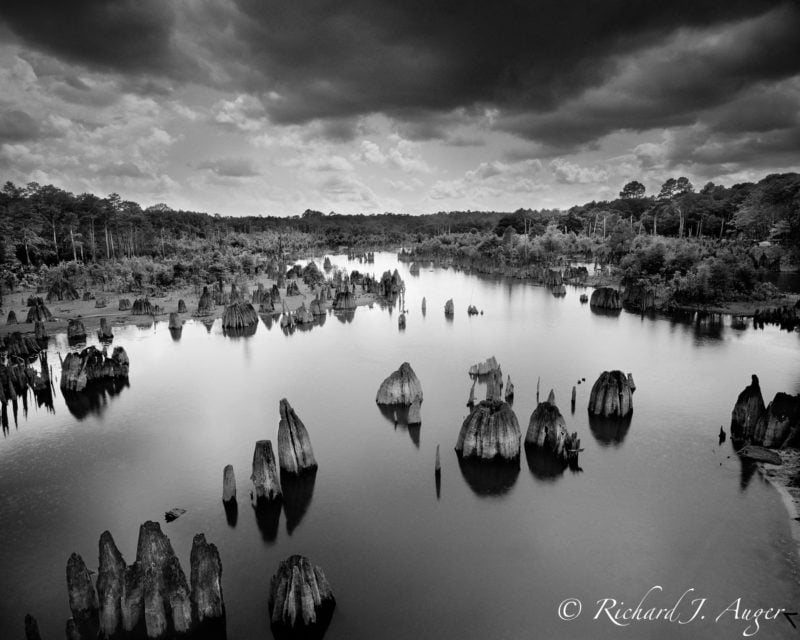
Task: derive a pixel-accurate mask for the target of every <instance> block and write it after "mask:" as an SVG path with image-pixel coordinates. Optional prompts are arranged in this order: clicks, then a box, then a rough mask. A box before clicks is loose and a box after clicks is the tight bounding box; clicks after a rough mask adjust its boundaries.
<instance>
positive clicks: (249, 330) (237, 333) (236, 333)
mask: <svg viewBox="0 0 800 640" xmlns="http://www.w3.org/2000/svg"><path fill="white" fill-rule="evenodd" d="M257 329H258V323H257V322H256V323H255V324H253V325H250V326H249V327H242V328H240V329H226V328H225V327H223V328H222V334H223V335H224V336H225V337H226V338H249V337H251V336H254V335H255V334H256V330H257Z"/></svg>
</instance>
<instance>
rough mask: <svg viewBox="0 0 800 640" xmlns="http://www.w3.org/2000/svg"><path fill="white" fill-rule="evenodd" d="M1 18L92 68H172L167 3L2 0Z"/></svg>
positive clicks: (52, 50)
mask: <svg viewBox="0 0 800 640" xmlns="http://www.w3.org/2000/svg"><path fill="white" fill-rule="evenodd" d="M0 21H2V22H3V23H5V25H6V26H7V27H8V28H9V29H10V30H11V31H12V32H13V33H14V34H16V35H17V36H18V37H19V38H21V39H23V40H24V41H25V42H27V43H28V44H30V45H32V46H34V47H38V48H40V49H42V50H44V51H46V52H48V53H52V54H54V55H56V56H59V57H63V58H65V59H67V60H70V61H73V62H79V63H82V64H87V65H89V66H92V67H94V68H100V69H115V70H120V71H125V72H143V71H144V72H156V73H168V74H169V73H172V72H174V71H175V69H174V68H173V65H176V63H177V62H176V58H175V56H174V51H173V49H172V45H171V33H172V28H173V25H174V22H175V19H174V13H173V9H172V3H171V2H163V1H162V0H113V1H110V0H39V1H37V2H31V1H30V0H3V2H1V3H0Z"/></svg>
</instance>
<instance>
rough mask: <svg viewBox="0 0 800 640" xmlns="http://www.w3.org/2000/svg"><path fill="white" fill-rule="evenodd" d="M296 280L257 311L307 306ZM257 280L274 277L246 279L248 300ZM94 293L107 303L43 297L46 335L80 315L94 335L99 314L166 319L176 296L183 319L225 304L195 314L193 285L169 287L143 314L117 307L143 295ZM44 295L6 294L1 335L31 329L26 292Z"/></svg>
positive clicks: (366, 297) (365, 299)
mask: <svg viewBox="0 0 800 640" xmlns="http://www.w3.org/2000/svg"><path fill="white" fill-rule="evenodd" d="M296 282H297V285H298V288H299V290H300V295H297V296H287V295H285V290H284V292H283V294H282V296H281V302H279V303H277V304H276V305H275V311H274V312H273V313H271V314H268V313H264V314H259V315H275V316H277V315H280V314H281V312H282V310H283V306H282V305H283V303H285V304H286V309H287V310H288V311H296V310H297V309H298V308H299V307H300V306H301V305H302V304H303V303H305V305H306V307H307V308H308V306H309V305H310V304H311V301H312V300H313V299H314V294H313V292H312V291H311V289H310V288H309V287H308V286H307V285H306V284H305V283H304V282H303V281H302V280H300V279H299V278H298V279H297V280H296ZM259 284H263V285H264V287H265V288H266V289H267V290H268V291H269V290H270V289H271V288H272V285H273V284H274V280H272V279H270V278H268V277H266V276H264V277H256V278H252V279H250V280H248V281H247V283H246V285H245V288H244V293H245V299H246V300H247V301H250V298H251V291H252V289H255V288H256V287H257V286H258V285H259ZM356 289H358V287H356ZM93 293H94V295H95V296H96V297H104V298H106V299H107V301H108V306H106V307H101V308H97V307H95V300H94V299H92V300H83V299H78V300H62V301H60V300H54V301H51V302H47V301H45V305H46V306H47V308H48V309H49V310H50V312H51V313H52V314H53V320H52V321H50V322H46V323H45V327H46V329H47V333H48V335H53V334H55V333H60V332H66V330H67V325H68V324H69V321H70V320H74V319H79V320H81V322H83V326H84V328H85V329H86V333H87V335H90V334H91V335H93V334H95V333H96V332H97V330H98V329H99V328H100V321H101V319H102V318H105V319H106V320H107V321H108V322H109V324H110V325H111V327H112V328H113V327H115V326H124V325H142V324H150V323H151V322H153V320H157V321H163V322H166V321H167V320H168V319H169V314H170V313H172V312H175V313H177V311H178V301H179V300H183V301H184V303H185V304H186V313H181V314H179V315H180V318H181V319H182V320H199V321H201V322H202V321H214V320H216V319H217V318H221V317H222V315H223V314H224V313H225V306H222V305H220V306H216V305H215V306H214V307H213V310H212V312H211V313H210V314H208V315H203V316H198V315H195V314H196V311H197V307H198V302H199V299H200V294H198V293H196V292H195V287H194V286H186V287H179V288H175V289H172V290H168V291H167V293H166V295H165V296H162V297H150V298H149V300H150V301H151V303H152V304H154V305H156V304H157V305H159V307H161V313H159V314H157V315H144V316H142V315H133V314H132V313H131V310H130V309H128V310H126V311H120V310H119V300H120V298H127V299H128V300H130V302H131V304H133V301H134V300H135V299H136V298H137V297H142V296H137V295H135V294H132V293H120V292H115V291H100V290H94V291H93ZM201 293H202V290H201ZM45 295H46V294H42V293H37V292H36V291H35V290H32V289H30V290H23V291H17V292H15V293H14V294H11V295H7V296H6V297H5V300H4V302H5V304H4V305H3V307H2V314H3V317H2V319H0V322H2V324H0V336H7V335H9V334H11V333H14V332H15V331H19V332H20V333H23V334H24V333H33V330H34V326H33V324H32V323H29V322H25V317H26V315H27V313H28V307H27V300H28V297H29V296H42V297H44V296H45ZM355 296H356V305H357V306H364V305H369V304H372V303H373V302H375V301H376V300H377V298H376V296H375V295H374V294H371V293H366V292H362V291H358V290H357V291H356V294H355ZM12 301H13V302H12ZM330 304H331V303H328V306H330ZM254 306H255V307H256V311H258V305H254ZM11 310H13V311H14V312H15V313H16V315H17V321H18V324H10V325H9V324H6V322H5V321H6V317H7V316H8V312H9V311H11Z"/></svg>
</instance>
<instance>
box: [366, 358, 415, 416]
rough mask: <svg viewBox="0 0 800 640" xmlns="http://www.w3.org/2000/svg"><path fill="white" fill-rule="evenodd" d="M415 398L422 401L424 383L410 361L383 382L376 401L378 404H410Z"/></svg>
mask: <svg viewBox="0 0 800 640" xmlns="http://www.w3.org/2000/svg"><path fill="white" fill-rule="evenodd" d="M415 400H419V401H420V402H422V384H421V383H420V381H419V378H417V374H416V373H414V370H413V369H412V368H411V365H410V364H408V362H404V363H403V364H401V365H400V368H399V369H398V370H397V371H395V372H394V373H393V374H392V375H390V376H389V377H388V378H386V380H384V381H383V382H382V383H381V386H380V388H379V389H378V393H377V395H376V396H375V402H377V403H378V404H384V405H389V404H400V405H405V406H409V405H410V404H412V403H413V402H414V401H415Z"/></svg>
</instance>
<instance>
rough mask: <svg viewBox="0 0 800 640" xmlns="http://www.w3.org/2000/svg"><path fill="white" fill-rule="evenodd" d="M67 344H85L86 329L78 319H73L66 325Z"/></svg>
mask: <svg viewBox="0 0 800 640" xmlns="http://www.w3.org/2000/svg"><path fill="white" fill-rule="evenodd" d="M67 342H69V343H70V344H75V343H76V342H86V327H84V326H83V322H81V321H80V320H79V319H78V318H73V319H72V320H70V321H69V324H67Z"/></svg>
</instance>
